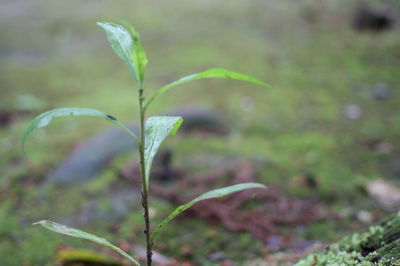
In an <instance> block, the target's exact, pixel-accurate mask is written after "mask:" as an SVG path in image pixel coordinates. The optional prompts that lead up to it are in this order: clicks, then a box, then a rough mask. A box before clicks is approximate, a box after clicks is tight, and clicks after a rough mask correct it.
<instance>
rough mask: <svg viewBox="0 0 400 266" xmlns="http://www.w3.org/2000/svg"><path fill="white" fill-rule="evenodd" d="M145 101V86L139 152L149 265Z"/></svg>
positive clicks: (141, 108) (149, 264)
mask: <svg viewBox="0 0 400 266" xmlns="http://www.w3.org/2000/svg"><path fill="white" fill-rule="evenodd" d="M143 103H144V95H143V87H142V86H140V88H139V110H140V143H139V153H140V175H141V181H142V206H143V209H144V215H143V216H144V222H145V226H146V229H145V231H144V233H145V235H146V248H147V249H146V250H147V252H146V253H147V266H151V263H152V259H151V257H152V255H153V252H152V248H153V242H152V240H151V239H150V218H149V204H148V184H147V181H146V167H145V161H144V151H145V141H146V140H145V125H144V119H145V109H144V106H143Z"/></svg>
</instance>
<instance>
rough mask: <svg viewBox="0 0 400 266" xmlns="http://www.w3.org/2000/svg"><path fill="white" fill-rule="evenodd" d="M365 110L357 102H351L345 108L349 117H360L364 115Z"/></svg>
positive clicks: (345, 113) (345, 112)
mask: <svg viewBox="0 0 400 266" xmlns="http://www.w3.org/2000/svg"><path fill="white" fill-rule="evenodd" d="M362 114H363V111H362V109H361V107H360V106H359V105H357V104H349V105H346V107H345V108H344V115H345V116H346V117H347V118H348V119H359V118H361V117H362Z"/></svg>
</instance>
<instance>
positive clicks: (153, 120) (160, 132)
mask: <svg viewBox="0 0 400 266" xmlns="http://www.w3.org/2000/svg"><path fill="white" fill-rule="evenodd" d="M182 122H183V119H182V117H180V116H153V117H150V118H148V119H147V120H146V125H145V134H146V141H145V150H144V160H145V169H146V184H147V186H148V184H149V176H150V169H151V165H152V163H153V159H154V156H155V155H156V153H157V150H158V148H159V147H160V145H161V143H162V142H163V141H164V139H165V138H166V137H168V136H173V135H175V133H176V132H177V131H178V129H179V127H180V126H181V124H182ZM146 189H147V188H146Z"/></svg>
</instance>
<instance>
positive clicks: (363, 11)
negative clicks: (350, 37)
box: [353, 4, 395, 32]
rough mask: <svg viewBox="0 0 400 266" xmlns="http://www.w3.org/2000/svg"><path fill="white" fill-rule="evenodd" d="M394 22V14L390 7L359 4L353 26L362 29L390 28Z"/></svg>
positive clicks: (377, 30)
mask: <svg viewBox="0 0 400 266" xmlns="http://www.w3.org/2000/svg"><path fill="white" fill-rule="evenodd" d="M394 24H395V19H394V16H393V15H392V14H391V13H390V12H389V10H388V8H373V7H370V6H367V5H365V4H364V5H360V6H358V8H357V10H356V11H355V14H354V17H353V26H354V28H355V29H357V30H360V31H374V32H379V31H384V30H389V29H391V28H392V27H393V26H394Z"/></svg>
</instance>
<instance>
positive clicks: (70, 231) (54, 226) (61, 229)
mask: <svg viewBox="0 0 400 266" xmlns="http://www.w3.org/2000/svg"><path fill="white" fill-rule="evenodd" d="M37 224H39V225H41V226H43V227H45V228H47V229H49V230H51V231H54V232H56V233H59V234H63V235H67V236H72V237H76V238H81V239H86V240H89V241H92V242H95V243H97V244H100V245H103V246H106V247H108V248H111V249H112V250H114V251H116V252H118V253H119V254H121V255H122V256H124V257H125V258H127V259H128V260H129V261H130V262H132V264H134V265H140V264H139V262H137V261H136V260H135V259H134V258H132V257H131V256H129V255H128V254H127V253H126V252H125V251H123V250H122V249H120V248H119V247H117V246H114V245H113V244H111V243H110V242H108V240H107V239H104V238H101V237H98V236H96V235H92V234H89V233H86V232H84V231H81V230H78V229H75V228H72V227H68V226H65V225H62V224H58V223H55V222H52V221H48V220H42V221H39V222H36V223H34V225H37Z"/></svg>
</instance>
